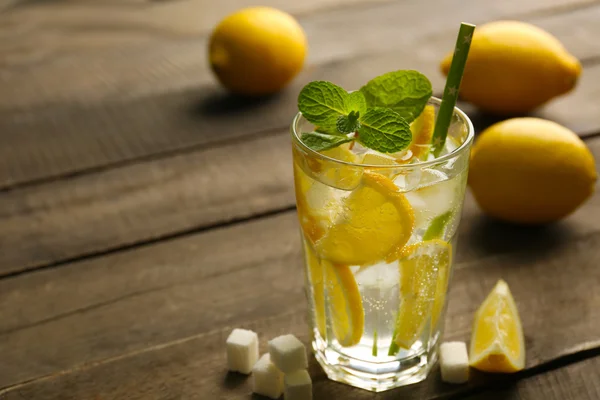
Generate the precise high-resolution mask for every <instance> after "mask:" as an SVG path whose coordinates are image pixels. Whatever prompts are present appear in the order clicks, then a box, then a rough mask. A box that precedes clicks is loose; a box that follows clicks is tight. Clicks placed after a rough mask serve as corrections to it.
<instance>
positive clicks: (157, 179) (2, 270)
mask: <svg viewBox="0 0 600 400" xmlns="http://www.w3.org/2000/svg"><path fill="white" fill-rule="evenodd" d="M290 146H291V144H290V140H289V138H288V137H287V135H277V136H267V137H264V138H258V139H257V140H253V141H248V142H245V143H244V144H243V145H240V146H237V145H231V146H226V147H217V148H211V149H208V150H206V151H200V152H196V153H192V154H183V155H179V156H175V157H172V158H169V159H165V160H159V161H153V162H144V163H138V164H134V165H130V166H126V167H123V168H119V169H112V170H108V171H105V172H101V173H98V174H91V175H86V176H80V177H75V178H73V179H68V180H61V181H57V182H51V183H47V184H43V185H40V186H35V187H28V188H23V189H21V190H16V191H13V192H9V193H5V194H3V195H1V196H0V232H1V233H0V236H2V237H3V240H2V241H1V242H0V249H1V251H0V275H3V274H6V273H10V272H16V271H22V270H25V269H29V268H35V267H37V266H40V265H45V264H51V263H54V262H57V261H60V260H65V259H70V258H72V257H74V256H77V255H80V254H90V253H96V252H101V251H105V250H107V249H110V248H115V247H122V246H127V245H131V244H134V243H138V242H142V241H148V240H154V239H157V238H160V237H164V236H168V235H173V234H176V233H179V232H182V231H186V230H190V229H194V228H196V227H198V226H207V225H211V224H214V223H217V222H223V221H228V220H231V219H237V218H244V217H248V216H251V215H255V214H256V213H261V212H268V211H272V210H273V209H278V208H279V209H280V208H286V207H287V208H289V207H293V205H294V192H293V191H294V188H293V178H292V161H291V147H290ZM268 171H276V173H268Z"/></svg>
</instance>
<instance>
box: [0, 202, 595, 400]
mask: <svg viewBox="0 0 600 400" xmlns="http://www.w3.org/2000/svg"><path fill="white" fill-rule="evenodd" d="M587 215H588V217H590V218H592V214H591V213H588V214H587ZM595 215H596V216H597V215H598V214H595ZM554 235H556V236H558V237H557V238H554V239H555V240H558V241H560V240H562V239H561V232H558V231H556V232H555V233H554ZM497 239H499V238H498V237H490V238H489V240H490V241H494V240H497ZM462 240H463V243H466V244H467V245H468V246H481V243H479V242H478V241H476V240H474V238H473V237H469V236H463V238H462ZM513 240H514V241H515V243H516V242H517V241H518V242H519V243H521V245H522V241H521V240H522V238H517V237H515V238H513ZM565 244H567V243H565ZM515 245H516V244H515ZM599 249H600V234H599V233H598V232H596V233H594V234H591V235H588V236H585V237H580V238H579V239H578V240H570V241H569V242H568V245H564V246H558V250H551V249H548V248H545V249H541V248H539V249H533V250H532V249H529V248H523V246H521V249H520V251H519V252H515V253H509V254H497V253H496V254H494V253H492V252H488V253H487V254H488V256H487V257H485V258H478V259H471V260H469V261H463V262H460V263H459V264H458V265H457V267H456V270H455V273H454V278H453V283H452V286H451V292H450V297H449V298H450V305H449V310H448V316H447V327H446V339H450V340H453V339H457V340H468V338H469V334H470V326H471V318H472V316H473V313H474V311H475V310H476V309H477V307H478V306H479V304H480V302H481V301H482V300H483V299H484V298H485V296H486V294H487V292H488V291H489V290H490V289H491V287H492V286H493V285H494V283H495V282H496V280H497V279H499V278H503V279H505V280H506V281H507V282H508V283H509V285H510V286H511V290H512V292H513V294H514V296H515V299H516V301H517V304H518V307H519V310H520V313H521V315H522V319H523V327H524V330H525V336H526V343H527V349H528V353H527V366H528V368H539V366H540V365H543V364H545V363H547V362H550V361H552V360H555V359H556V358H558V357H565V356H567V355H571V356H572V355H573V354H577V353H580V352H582V351H587V350H589V349H594V348H597V347H599V346H600V340H599V339H598V338H599V337H600V293H599V292H598V291H597V290H595V289H596V288H597V286H598V284H600V271H599V270H598V268H597V265H598V262H599V261H600V250H599ZM85 264H86V265H85V266H81V265H70V266H65V267H63V268H60V269H52V270H45V271H38V272H35V273H31V274H27V275H24V276H20V277H16V278H14V279H10V280H3V281H0V307H1V308H0V311H1V314H2V315H3V316H6V317H5V318H4V317H3V320H2V321H1V324H2V325H0V332H1V333H0V336H1V337H2V340H0V354H2V355H3V363H2V364H0V388H4V390H2V389H0V396H4V397H2V398H3V399H4V398H5V399H13V398H18V397H17V396H23V397H24V398H35V399H50V398H55V397H56V396H59V394H60V395H61V396H63V397H61V398H67V399H68V398H73V399H79V398H94V396H96V397H97V398H111V399H114V398H132V399H135V398H207V397H206V396H208V395H210V396H212V397H210V398H217V399H218V398H223V399H225V398H227V399H238V398H239V399H242V398H246V396H248V393H249V382H247V381H242V380H241V379H239V378H236V377H235V376H231V375H227V374H226V373H225V365H224V355H223V342H224V340H225V338H226V336H227V334H228V333H229V331H230V330H231V328H233V327H237V326H243V327H247V328H250V329H254V330H257V331H258V332H260V337H261V340H262V348H263V350H264V345H265V341H266V340H267V339H268V338H271V337H273V336H276V335H278V334H282V333H284V332H293V333H294V334H297V335H298V336H299V337H300V338H301V339H302V340H303V341H305V342H307V340H308V329H307V326H306V322H305V313H306V310H305V305H304V304H305V297H304V293H303V290H302V287H303V278H302V272H301V256H300V250H299V240H298V237H297V227H296V222H295V215H294V214H293V213H292V212H290V213H286V214H283V215H279V216H275V217H271V218H267V219H262V220H258V221H253V222H250V223H246V224H240V225H235V226H231V227H228V228H226V229H221V230H213V231H209V232H205V233H201V234H198V235H193V236H189V237H186V238H181V239H177V240H173V241H170V242H162V243H160V244H157V245H154V246H151V247H147V248H140V249H136V250H132V251H127V252H121V253H118V254H113V255H109V256H105V257H101V258H96V259H94V260H90V261H87V262H85ZM574 268H576V271H574ZM567 305H572V306H571V307H569V312H565V307H566V306H567ZM11 310H20V312H19V313H15V312H10V311H11ZM40 337H43V338H44V340H42V341H41V340H39V338H40ZM311 373H312V376H313V379H314V382H315V391H316V396H315V398H317V399H330V398H345V399H366V398H369V399H370V398H372V396H371V395H370V394H368V393H367V392H364V391H360V390H356V389H352V388H350V387H347V386H344V385H339V384H335V383H332V382H329V381H328V380H327V379H326V378H325V376H324V374H323V372H322V371H321V370H320V369H319V368H318V367H317V366H316V365H315V363H314V361H313V362H312V365H311ZM19 382H23V383H22V384H21V383H19ZM487 383H488V379H486V378H485V377H483V378H481V379H477V380H474V381H473V382H472V383H471V384H469V385H467V386H458V387H457V386H447V385H442V384H441V383H440V382H439V380H438V379H436V375H435V374H434V375H433V376H432V378H431V379H429V380H428V381H427V382H425V383H424V384H421V385H417V386H410V387H408V388H404V389H399V390H396V391H393V392H389V393H386V394H383V395H381V396H380V397H378V398H382V399H392V398H406V399H432V398H434V397H435V396H439V395H442V394H444V395H449V394H454V395H456V394H458V393H460V392H463V391H472V390H475V389H477V388H478V387H483V385H486V384H487ZM87 396H89V397H87Z"/></svg>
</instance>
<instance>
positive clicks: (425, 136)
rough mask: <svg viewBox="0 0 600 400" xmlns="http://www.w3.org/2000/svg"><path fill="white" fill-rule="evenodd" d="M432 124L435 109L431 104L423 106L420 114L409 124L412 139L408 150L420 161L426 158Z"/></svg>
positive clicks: (433, 123) (431, 133)
mask: <svg viewBox="0 0 600 400" xmlns="http://www.w3.org/2000/svg"><path fill="white" fill-rule="evenodd" d="M434 125H435V109H434V108H433V106H425V108H424V109H423V112H422V113H421V115H419V117H418V118H417V119H416V120H415V121H413V123H412V124H411V126H410V130H411V131H412V134H413V140H412V142H411V144H410V147H409V150H410V151H412V154H413V157H416V158H417V159H419V160H422V161H423V160H426V159H427V155H428V154H429V148H430V147H431V138H432V137H433V128H434Z"/></svg>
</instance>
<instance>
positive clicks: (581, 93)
mask: <svg viewBox="0 0 600 400" xmlns="http://www.w3.org/2000/svg"><path fill="white" fill-rule="evenodd" d="M248 4H252V2H250V1H248V0H228V1H220V2H218V3H216V4H215V2H213V1H209V0H181V1H175V0H174V1H145V0H111V1H104V0H80V1H69V0H53V1H45V2H41V1H29V0H0V94H2V95H1V96H0V399H2V400H4V399H36V400H37V399H93V400H96V399H188V398H189V399H245V398H251V396H250V395H249V392H250V390H249V382H248V380H247V379H244V378H242V377H240V376H238V375H236V374H227V373H226V370H225V365H224V352H223V342H224V340H225V338H226V336H227V334H228V333H229V331H230V330H231V329H232V328H233V327H238V326H241V327H248V328H251V329H255V330H257V331H258V332H259V333H260V335H261V339H263V340H262V345H263V350H264V342H265V340H266V339H268V338H270V337H272V336H274V335H277V334H280V333H284V332H290V331H291V332H293V333H295V334H297V335H298V336H299V337H300V338H301V339H303V340H304V341H305V342H306V341H307V340H308V336H307V333H308V331H307V326H306V321H305V314H306V306H305V301H304V294H303V287H302V285H303V279H302V270H301V265H300V263H301V261H300V260H301V258H300V257H301V256H300V248H299V240H298V228H297V225H296V220H295V210H294V198H293V189H292V178H291V160H290V157H291V154H290V149H289V138H288V136H287V135H288V133H287V126H288V124H289V122H290V120H291V116H292V115H293V113H294V112H295V107H296V105H295V98H296V95H297V92H298V90H299V88H300V87H301V86H302V85H303V84H305V83H306V82H307V81H309V80H313V79H330V80H335V81H336V82H338V83H339V84H341V85H343V86H346V87H349V88H352V87H356V86H358V85H359V84H360V83H362V82H364V81H366V80H367V79H369V78H370V77H372V76H375V75H377V74H378V73H381V72H385V71H388V70H392V69H398V68H415V69H419V70H421V71H423V72H425V73H426V74H427V75H428V76H429V77H431V79H432V82H433V84H434V89H435V91H436V92H438V93H439V91H440V89H441V87H442V85H443V78H442V76H441V75H440V74H439V72H438V62H439V60H440V58H441V57H442V56H443V55H444V54H445V53H446V51H447V50H448V49H449V48H451V47H452V44H453V39H452V37H453V35H454V31H455V29H456V26H457V23H458V22H460V21H461V20H468V21H470V22H475V23H483V22H486V21H490V20H493V19H498V18H513V19H521V20H525V21H530V22H532V23H535V24H537V25H539V26H541V27H543V28H545V29H547V30H549V31H550V32H552V33H553V34H554V35H556V36H557V37H558V38H559V39H560V40H561V41H562V42H563V43H564V44H565V46H566V47H567V48H568V49H569V50H570V51H571V52H572V53H573V54H575V55H576V56H577V57H578V58H580V59H581V60H582V63H583V65H584V73H583V76H582V79H581V82H580V84H579V86H578V87H577V89H576V90H575V91H574V92H573V93H571V94H570V95H568V96H565V97H563V98H560V99H557V100H555V101H553V102H551V103H549V104H548V105H546V106H545V107H543V108H542V109H540V110H538V111H536V113H535V115H538V116H542V117H544V118H548V119H552V120H556V121H558V122H560V123H562V124H564V125H566V126H567V127H569V128H571V129H573V130H574V131H575V132H576V133H577V134H579V135H580V136H581V137H582V138H584V140H586V142H587V144H588V145H589V146H590V148H591V150H592V152H593V153H594V155H595V157H596V161H597V162H598V161H600V137H597V136H599V135H600V105H599V104H600V103H599V102H598V98H600V83H598V82H600V45H599V44H598V42H597V38H598V37H600V24H598V20H600V2H599V1H594V0H509V1H503V2H494V1H481V0H448V1H443V2H434V1H433V0H430V1H421V0H344V1H342V0H308V1H302V2H291V1H286V0H266V1H264V2H263V4H268V5H273V6H276V7H279V8H282V9H285V10H287V11H290V12H292V13H293V14H295V15H296V16H297V17H298V18H299V20H300V22H301V23H302V25H303V26H304V28H305V29H306V32H307V35H308V37H309V42H310V45H311V48H310V56H309V61H308V65H307V67H306V69H305V71H304V72H303V73H302V74H301V75H300V76H299V77H298V78H297V79H296V80H295V81H294V82H293V84H292V85H291V86H290V87H289V88H288V89H286V90H285V91H283V92H282V93H280V94H279V95H276V96H273V97H271V98H268V99H263V100H260V101H253V102H249V101H242V100H239V99H235V98H232V97H230V96H228V95H226V94H225V93H224V92H223V91H222V90H221V89H220V88H219V87H218V86H217V85H216V84H215V82H214V79H213V78H212V76H211V75H210V73H209V70H208V67H207V65H206V49H205V47H206V41H207V35H208V34H209V32H210V29H211V27H212V26H213V25H214V24H215V23H216V22H218V20H219V18H221V17H222V16H223V15H225V14H226V13H228V12H230V11H232V10H235V9H237V8H239V7H241V6H244V5H248ZM382 38H384V39H382ZM390 38H391V39H390ZM461 106H463V107H464V108H465V109H466V110H467V112H468V113H469V115H470V116H472V119H473V121H474V123H475V125H476V128H477V130H481V129H483V128H485V127H486V126H488V125H489V124H490V123H492V122H495V119H494V118H491V117H489V116H486V115H481V114H480V113H478V112H477V110H474V109H472V108H471V107H469V106H468V105H461ZM597 168H598V165H597ZM273 171H276V173H273ZM460 234H461V244H460V249H459V254H458V262H457V266H456V273H455V277H454V281H453V284H452V288H451V294H450V306H449V310H448V318H447V329H446V337H447V338H448V339H460V340H468V338H469V334H470V324H471V317H472V315H473V312H474V311H475V309H476V308H477V306H478V305H479V303H480V302H481V300H482V299H483V298H484V297H485V295H486V293H487V292H488V291H489V289H490V288H491V287H492V286H493V284H494V282H495V281H496V280H497V279H498V278H500V277H502V278H504V279H506V280H507V281H508V282H509V284H510V286H511V289H512V291H513V293H514V295H515V298H516V300H517V303H518V306H519V309H520V311H521V314H522V315H523V325H524V329H525V335H526V341H527V347H528V359H527V369H526V370H525V371H523V372H522V373H520V374H517V375H515V376H508V377H491V376H486V375H484V374H476V375H475V377H474V379H473V380H472V381H471V382H470V383H469V384H468V385H465V386H458V387H457V386H448V385H444V384H442V383H440V381H439V376H438V372H437V371H436V372H434V373H433V374H432V376H431V377H430V378H429V379H428V380H427V381H426V382H424V383H422V384H419V385H415V386H411V387H407V388H402V389H398V390H394V391H390V392H387V393H383V394H378V395H375V394H371V393H369V392H365V391H362V390H359V389H353V388H350V387H348V386H345V385H340V384H337V383H334V382H331V381H329V380H327V379H326V377H325V375H324V374H323V372H322V371H321V369H320V368H319V367H318V366H317V365H316V363H315V362H314V360H313V361H312V363H311V367H310V369H311V375H312V377H313V379H314V385H315V399H338V398H339V399H349V400H355V399H357V400H358V399H396V398H406V399H441V398H468V399H471V400H480V399H493V400H499V399H502V400H513V399H515V400H516V399H544V400H553V399H565V400H571V399H573V400H575V399H577V400H580V399H583V400H585V399H595V400H596V399H599V398H600V386H599V384H598V382H600V364H599V363H600V361H599V360H600V295H599V294H598V291H597V287H598V285H599V284H600V270H598V265H599V264H600V250H599V249H600V194H598V193H596V194H595V195H594V196H593V197H592V198H591V199H590V200H589V201H588V202H587V203H586V204H585V205H584V206H583V207H582V208H581V209H580V210H578V211H577V212H576V213H574V214H573V215H572V216H570V217H568V218H567V219H565V220H564V221H561V222H560V223H557V224H553V225H550V226H547V227H539V228H516V227H514V226H510V225H504V224H500V223H497V222H494V221H491V220H489V219H486V218H485V217H483V216H482V215H481V213H480V211H479V210H478V208H477V206H476V205H475V203H474V201H473V199H472V197H471V196H470V195H467V199H466V202H465V210H464V216H463V222H462V225H461V232H460ZM254 398H258V397H254Z"/></svg>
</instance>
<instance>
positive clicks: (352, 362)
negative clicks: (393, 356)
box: [312, 337, 438, 392]
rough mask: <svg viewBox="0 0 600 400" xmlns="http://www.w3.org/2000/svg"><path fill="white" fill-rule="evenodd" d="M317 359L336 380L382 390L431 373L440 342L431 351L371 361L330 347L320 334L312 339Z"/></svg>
mask: <svg viewBox="0 0 600 400" xmlns="http://www.w3.org/2000/svg"><path fill="white" fill-rule="evenodd" d="M312 346H313V349H314V352H315V358H316V359H317V361H318V362H319V364H320V365H321V367H322V368H323V370H324V371H325V373H326V374H327V377H328V378H329V379H331V380H333V381H336V382H341V383H346V384H348V385H351V386H354V387H357V388H361V389H365V390H369V391H371V392H383V391H386V390H390V389H394V388H397V387H400V386H406V385H411V384H413V383H418V382H421V381H423V380H425V378H427V375H428V374H429V371H430V370H431V368H432V367H433V366H434V365H435V363H436V361H437V352H438V346H437V344H436V345H434V346H432V347H431V349H430V350H429V351H422V352H419V353H416V354H413V355H411V356H410V357H406V358H402V359H398V360H395V361H390V362H380V363H375V362H369V361H363V360H358V359H355V358H352V357H348V356H346V355H344V354H341V353H339V352H338V351H337V350H335V349H333V348H331V347H327V346H326V343H325V342H324V341H323V340H321V339H320V338H319V337H317V338H316V339H314V340H313V342H312Z"/></svg>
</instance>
